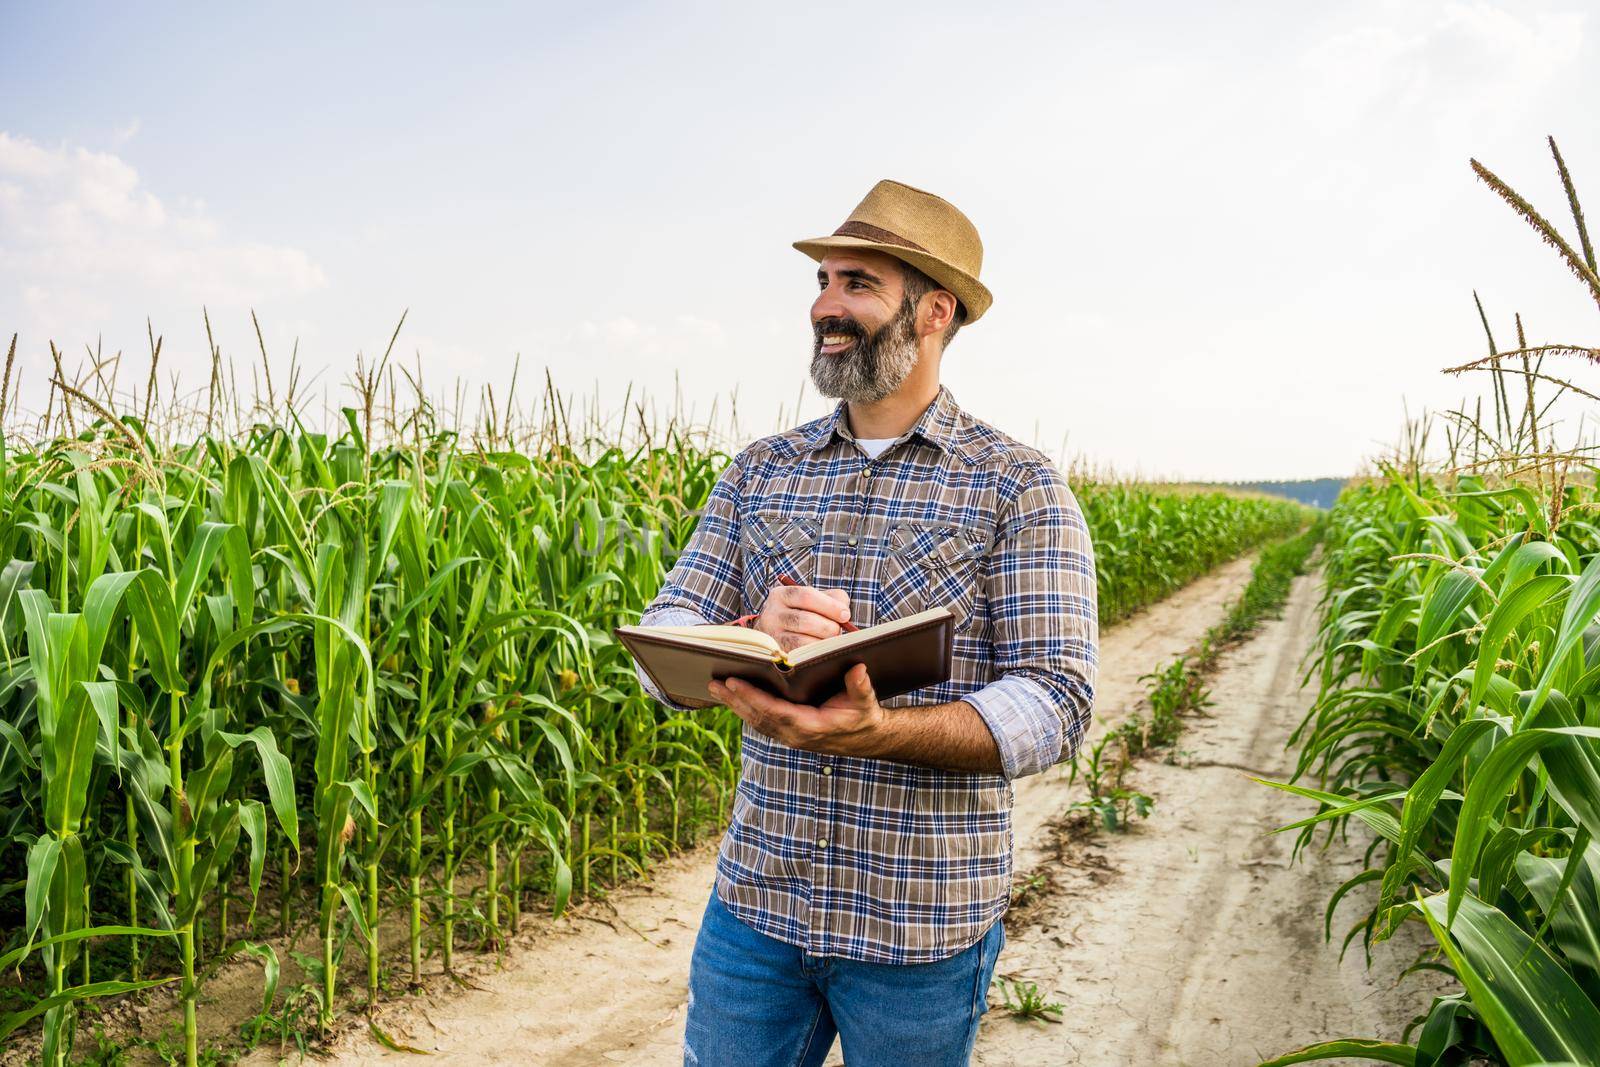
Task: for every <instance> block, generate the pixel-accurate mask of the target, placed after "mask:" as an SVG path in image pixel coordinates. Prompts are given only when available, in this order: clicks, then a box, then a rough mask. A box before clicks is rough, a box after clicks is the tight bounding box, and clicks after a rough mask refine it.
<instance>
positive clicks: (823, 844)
mask: <svg viewBox="0 0 1600 1067" xmlns="http://www.w3.org/2000/svg"><path fill="white" fill-rule="evenodd" d="M817 847H818V848H827V847H828V839H827V838H826V837H819V838H817Z"/></svg>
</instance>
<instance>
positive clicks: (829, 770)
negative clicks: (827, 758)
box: [822, 764, 833, 774]
mask: <svg viewBox="0 0 1600 1067" xmlns="http://www.w3.org/2000/svg"><path fill="white" fill-rule="evenodd" d="M822 773H823V774H832V773H833V765H832V764H825V765H824V766H823V768H822Z"/></svg>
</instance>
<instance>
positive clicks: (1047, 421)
mask: <svg viewBox="0 0 1600 1067" xmlns="http://www.w3.org/2000/svg"><path fill="white" fill-rule="evenodd" d="M1585 6H1586V5H1583V4H1580V3H1575V2H1574V3H1563V2H1550V3H1510V2H1509V0H1506V2H1503V3H1501V4H1498V5H1495V4H1483V3H1409V2H1408V3H1379V2H1365V3H1353V4H1340V5H1320V4H1316V5H1314V4H1285V3H1255V4H1231V5H1226V10H1207V9H1206V8H1208V7H1210V8H1218V9H1220V8H1222V7H1223V5H1187V4H1145V5H1114V4H1082V3H1078V4H1048V5H1040V6H1039V7H1037V8H1034V9H1026V8H1024V7H1023V6H1021V5H1011V4H1008V5H992V4H983V5H973V4H934V3H929V4H920V5H904V6H900V7H891V6H887V5H870V6H869V5H837V4H823V3H817V4H808V5H805V6H803V7H800V6H790V7H787V8H785V9H784V10H783V11H781V12H779V11H777V10H775V9H773V10H768V9H767V8H766V5H751V4H727V5H713V4H692V5H687V4H676V5H670V6H668V5H653V4H627V5H621V4H612V5H605V6H604V9H603V10H604V12H605V13H604V14H596V13H595V11H596V9H598V7H599V6H598V5H590V6H581V5H567V6H562V7H556V6H544V5H540V6H537V7H534V6H530V5H523V4H517V5H510V4H508V5H503V6H499V7H495V8H490V7H486V6H484V5H476V6H473V7H472V8H471V10H470V11H468V10H462V9H458V8H457V7H456V6H453V5H442V4H441V5H437V6H418V5H383V6H379V5H368V6H361V7H355V6H336V5H272V6H270V7H266V8H261V9H259V10H255V11H242V10H237V9H231V8H216V7H211V8H201V7H193V8H187V9H180V8H177V7H167V8H163V9H161V10H159V11H152V9H149V8H145V7H137V8H135V7H128V6H125V5H109V4H107V5H42V4H31V3H18V2H9V0H0V138H3V139H0V332H4V333H5V334H6V335H9V334H10V333H11V332H12V331H18V332H20V333H21V335H22V336H21V341H20V346H21V357H20V358H21V359H22V360H24V361H25V366H27V367H28V372H27V373H28V375H29V381H30V382H31V383H32V384H33V385H36V386H37V385H42V383H43V381H44V370H45V367H46V365H47V361H48V346H47V341H48V340H50V339H54V340H55V341H56V342H57V344H58V345H60V346H62V347H63V348H64V349H65V350H67V351H68V352H69V353H76V352H81V351H82V345H83V342H84V341H86V340H92V339H93V338H94V336H95V335H96V334H103V335H104V337H105V345H106V347H107V349H116V348H122V349H125V350H128V351H129V352H130V353H138V352H140V351H141V350H142V349H143V346H144V340H143V339H144V318H145V316H146V315H149V316H151V317H152V318H153V319H154V320H155V326H156V329H157V331H158V332H162V333H164V334H165V336H166V339H167V340H166V348H165V350H164V354H163V362H164V364H165V365H167V366H168V367H169V368H176V369H179V370H181V372H182V373H183V374H184V376H185V380H186V381H191V382H192V383H193V384H194V385H196V386H198V385H199V384H201V382H202V381H203V376H204V371H203V368H204V367H205V366H206V365H207V362H208V360H207V355H206V350H205V343H204V334H203V327H202V323H201V319H200V307H201V305H202V304H204V305H207V306H209V308H210V309H211V314H212V321H213V324H214V326H215V327H216V329H217V333H218V339H219V341H220V342H221V344H222V346H223V349H224V352H225V353H226V354H227V355H230V356H232V357H234V358H236V359H237V360H238V361H239V362H240V363H241V365H243V364H244V363H246V362H247V361H248V360H249V359H250V358H251V356H252V354H253V350H254V336H253V333H252V332H251V329H250V324H249V318H248V309H249V308H250V307H251V306H254V307H255V308H256V310H257V311H258V313H259V314H260V315H261V317H262V321H263V325H264V327H265V329H266V331H267V336H268V341H269V344H271V345H272V346H273V348H274V350H275V352H281V353H284V354H285V355H286V353H287V351H288V344H289V341H290V340H291V339H292V338H294V337H296V336H298V337H299V338H300V345H301V355H302V358H303V359H304V361H305V362H306V363H307V364H308V365H310V366H312V367H326V368H328V370H327V372H326V374H325V375H324V378H323V380H324V381H326V382H327V383H328V384H329V385H330V387H333V388H335V389H336V388H337V385H338V383H339V382H340V381H341V380H342V379H343V377H344V375H345V374H346V373H347V371H348V370H349V369H350V367H351V366H352V361H353V357H354V354H355V352H356V351H357V350H364V351H366V352H367V353H368V354H369V355H370V354H373V353H374V352H376V351H380V350H381V349H382V347H383V344H384V343H385V341H386V340H387V338H388V334H389V331H390V329H391V328H392V327H393V324H394V321H395V319H396V318H397V317H398V316H399V314H400V311H401V310H402V309H404V308H406V307H409V308H410V309H411V312H410V318H409V320H408V323H407V327H406V330H405V332H404V333H403V334H402V337H401V344H400V350H401V351H402V352H404V353H405V354H406V356H407V358H408V360H409V359H411V358H413V357H412V354H413V353H414V352H418V351H420V353H421V357H422V359H423V361H424V366H425V367H426V368H427V369H428V371H429V373H430V374H431V375H432V379H433V382H434V384H436V385H440V384H443V381H444V379H447V378H450V377H453V376H455V375H460V376H462V377H463V378H464V379H465V380H466V381H467V382H469V383H470V384H472V385H478V384H482V383H485V382H497V383H503V381H504V380H505V378H506V377H507V376H508V374H509V368H510V364H511V360H512V357H513V355H514V354H515V353H518V352H520V353H521V354H522V360H523V368H524V373H525V374H538V375H540V376H541V377H542V371H543V368H544V367H545V366H548V367H549V368H550V370H551V373H552V374H553V376H554V378H555V381H556V383H557V385H558V386H562V387H564V388H567V389H568V390H570V391H572V392H574V393H578V394H589V393H590V392H592V391H593V389H594V388H595V386H596V383H597V382H598V385H599V390H600V400H601V405H602V406H603V407H605V406H608V405H613V404H617V403H620V401H621V399H622V396H623V392H624V389H625V386H626V383H627V382H629V381H632V382H633V383H634V384H635V389H636V392H637V390H640V389H642V390H645V391H646V392H648V393H650V394H652V395H655V396H657V397H659V398H661V399H662V400H663V401H667V400H669V399H670V397H671V393H672V390H673V385H674V379H675V376H676V380H677V381H678V382H680V383H681V386H682V390H683V394H684V397H685V400H686V402H687V403H688V404H690V405H692V406H693V407H694V408H695V409H696V410H697V411H698V412H699V413H701V414H704V413H706V412H708V411H709V409H710V406H711V402H712V399H713V398H714V397H716V396H717V395H718V394H721V395H722V397H723V399H722V401H721V403H722V406H723V407H726V404H727V399H726V398H727V395H728V393H729V392H730V391H731V390H732V388H733V386H734V384H735V383H737V387H738V401H739V408H740V412H741V416H742V422H743V425H744V427H745V428H746V431H747V435H754V434H758V433H765V432H771V431H772V430H774V429H777V428H779V427H778V419H779V417H780V405H782V406H783V407H784V408H786V409H787V410H786V411H785V412H784V414H786V415H787V416H788V418H787V421H786V423H785V424H786V425H787V424H792V423H793V422H795V421H799V420H800V419H805V418H810V417H813V416H815V415H819V414H822V413H823V412H825V411H827V410H828V409H829V408H831V406H832V403H833V402H832V401H831V400H828V399H827V398H822V397H819V396H817V395H816V394H815V392H814V390H812V389H811V387H810V383H809V380H808V376H807V366H808V363H809V359H810V331H809V328H808V326H807V322H806V315H807V309H808V307H809V304H810V301H811V299H812V292H813V289H814V281H813V278H812V275H813V273H814V269H815V268H814V265H813V264H812V263H811V261H810V260H809V259H807V258H806V257H804V256H803V255H802V254H801V253H799V252H797V251H795V250H794V249H792V248H790V247H789V242H790V241H793V240H795V239H797V238H800V237H808V236H814V235H816V234H820V233H826V232H829V231H831V230H832V229H833V228H834V226H836V225H837V224H838V223H839V222H841V221H842V220H843V219H844V217H845V216H846V215H847V214H848V212H849V210H850V209H851V207H853V206H854V204H855V203H856V202H857V201H858V200H859V199H860V198H861V196H862V195H863V194H864V193H865V192H866V191H867V189H868V188H870V186H871V185H872V183H873V182H874V181H876V180H877V179H878V178H881V177H893V178H897V179H899V180H901V181H905V182H909V183H911V184H913V185H917V186H921V187H923V188H927V189H931V190H933V191H934V192H937V193H939V194H940V195H943V196H945V197H946V198H948V199H950V200H951V201H953V202H954V203H955V204H956V205H958V206H959V207H960V208H962V210H964V211H965V212H966V213H967V214H968V215H969V216H970V217H971V218H972V219H973V221H974V222H975V223H976V225H977V226H978V229H979V231H980V233H981V235H982V237H983V240H984V245H985V264H984V271H983V277H984V280H985V281H986V282H987V284H988V285H989V286H990V288H991V289H992V290H993V291H994V293H995V304H994V307H993V309H992V310H991V311H990V312H989V313H988V315H987V316H985V318H984V319H983V320H982V321H981V322H979V323H977V324H975V325H973V326H972V327H971V328H970V329H969V330H965V331H963V332H962V334H961V335H960V336H959V337H958V338H957V340H956V341H955V342H954V343H953V344H952V345H951V347H950V349H949V351H948V352H947V353H946V358H945V363H944V371H943V378H944V380H945V381H946V382H947V383H948V384H949V385H950V386H951V388H952V390H953V391H954V392H955V394H956V397H957V399H958V400H960V401H961V402H962V403H963V404H964V405H965V406H967V407H968V408H969V409H970V410H971V411H973V412H974V413H975V414H976V415H978V416H979V417H981V418H984V419H986V420H988V421H990V422H992V423H994V424H995V425H997V426H999V427H1001V428H1002V429H1004V430H1006V431H1008V432H1010V433H1012V434H1013V435H1015V436H1017V437H1019V438H1021V439H1023V440H1025V441H1032V442H1035V443H1038V444H1039V445H1040V446H1041V447H1045V448H1046V449H1047V450H1049V451H1051V452H1052V453H1055V454H1057V455H1060V454H1061V447H1062V443H1063V440H1065V442H1066V451H1068V452H1074V453H1078V452H1081V453H1083V454H1086V455H1088V456H1089V457H1092V458H1094V459H1096V460H1099V461H1103V462H1108V463H1112V464H1115V465H1116V466H1117V467H1119V468H1121V469H1123V470H1127V471H1137V472H1142V473H1145V474H1150V475H1181V476H1188V477H1197V478H1245V477H1295V476H1313V475H1320V474H1332V473H1340V472H1343V471H1346V470H1348V469H1350V468H1351V467H1352V466H1353V465H1355V464H1356V463H1358V462H1359V461H1360V460H1361V458H1362V457H1363V456H1365V455H1367V454H1369V453H1371V452H1372V451H1373V450H1374V449H1375V448H1376V447H1377V446H1378V444H1379V443H1380V442H1384V441H1387V440H1389V439H1390V438H1392V437H1393V435H1394V433H1395V431H1396V430H1397V428H1398V425H1399V422H1400V418H1401V413H1402V408H1401V404H1402V397H1404V398H1405V399H1406V400H1407V402H1409V403H1410V405H1411V407H1412V410H1413V411H1415V410H1417V409H1418V408H1420V407H1423V406H1434V407H1438V406H1443V405H1448V404H1450V403H1452V402H1453V401H1454V400H1455V399H1456V398H1457V397H1458V396H1460V395H1461V394H1462V392H1463V391H1464V390H1465V389H1466V388H1467V385H1466V384H1464V383H1463V382H1461V381H1460V380H1453V379H1448V378H1445V377H1443V376H1441V375H1440V374H1439V373H1438V368H1440V367H1441V366H1444V365H1446V364H1450V363H1456V362H1460V361H1463V360H1465V359H1468V358H1471V357H1473V356H1476V355H1478V354H1479V353H1480V352H1481V350H1482V341H1481V333H1480V330H1479V327H1478V325H1477V322H1476V319H1475V314H1474V312H1473V309H1472V305H1471V290H1472V288H1473V287H1477V288H1478V289H1479V290H1480V291H1481V292H1482V293H1483V296H1484V299H1485V301H1486V303H1487V304H1488V306H1489V308H1490V311H1491V314H1492V315H1494V316H1496V319H1497V322H1498V323H1500V324H1501V329H1502V333H1503V334H1505V335H1507V336H1509V334H1510V326H1509V323H1510V315H1511V313H1512V311H1514V310H1521V311H1522V312H1523V313H1524V318H1525V320H1526V321H1527V322H1528V324H1529V329H1530V334H1531V336H1532V338H1533V339H1535V340H1585V341H1587V342H1589V343H1594V342H1595V340H1596V337H1595V335H1596V329H1595V327H1596V325H1597V321H1600V320H1597V317H1596V311H1595V308H1594V305H1593V304H1592V303H1591V302H1588V301H1587V300H1586V299H1585V297H1584V294H1583V293H1582V291H1581V290H1580V289H1579V287H1578V286H1577V284H1576V283H1575V282H1574V281H1573V280H1572V279H1571V278H1570V276H1569V275H1566V274H1565V273H1564V272H1563V270H1562V268H1561V267H1560V265H1559V264H1558V263H1557V262H1556V261H1555V259H1554V257H1553V255H1551V254H1550V253H1549V251H1548V250H1547V249H1545V248H1544V247H1543V246H1541V245H1540V244H1539V243H1538V242H1537V240H1536V239H1535V238H1534V237H1533V235H1532V234H1531V232H1529V231H1526V230H1525V228H1523V227H1522V226H1521V225H1520V223H1518V222H1517V220H1516V219H1515V218H1514V217H1513V216H1512V215H1511V213H1510V212H1509V211H1508V210H1507V209H1506V208H1505V207H1504V206H1503V205H1501V204H1500V203H1499V202H1498V201H1497V200H1496V199H1495V198H1494V197H1493V196H1492V195H1491V194H1490V193H1489V192H1488V190H1487V189H1486V188H1485V187H1484V186H1483V185H1482V184H1481V183H1478V182H1476V180H1475V179H1474V178H1473V176H1472V174H1471V172H1470V170H1469V169H1468V165H1467V159H1468V157H1469V156H1476V157H1478V158H1479V159H1481V160H1483V161H1484V162H1485V163H1486V164H1488V165H1489V166H1490V167H1491V168H1493V169H1495V170H1497V171H1498V172H1499V173H1500V174H1501V175H1502V176H1503V177H1505V178H1507V179H1508V180H1509V181H1511V182H1512V183H1513V184H1515V185H1517V186H1518V187H1519V188H1521V189H1522V190H1523V191H1524V192H1525V193H1526V194H1527V195H1529V197H1530V198H1532V199H1533V200H1534V201H1535V203H1536V204H1539V205H1541V206H1542V207H1544V209H1545V210H1546V211H1547V213H1548V214H1550V215H1551V216H1553V217H1555V218H1557V219H1558V220H1559V221H1560V222H1561V223H1562V224H1563V225H1567V226H1569V228H1570V224H1569V223H1568V222H1567V219H1566V215H1565V211H1564V205H1563V203H1562V200H1561V197H1560V190H1559V186H1558V185H1557V184H1556V182H1555V179H1554V177H1553V173H1552V170H1551V167H1550V164H1549V158H1548V155H1547V152H1546V149H1545V146H1544V143H1543V138H1544V136H1545V135H1546V134H1547V133H1553V134H1555V136H1556V138H1557V140H1558V141H1560V142H1561V145H1562V149H1563V151H1564V153H1565V154H1566V156H1567V160H1568V163H1569V165H1570V166H1571V167H1572V169H1573V171H1574V173H1575V175H1576V177H1577V180H1578V184H1579V189H1580V192H1584V191H1587V192H1588V194H1589V197H1590V200H1591V202H1592V203H1591V207H1590V216H1591V218H1595V219H1600V141H1597V139H1596V136H1595V129H1596V126H1595V122H1594V115H1593V108H1594V102H1595V92H1594V89H1595V84H1596V82H1595V77H1594V71H1595V70H1596V69H1600V45H1597V43H1596V39H1597V37H1600V26H1597V25H1596V21H1597V20H1596V18H1595V17H1593V16H1592V15H1586V14H1585V13H1584V7H1585ZM1596 228H1597V229H1600V226H1597V227H1596ZM130 358H131V357H130ZM1573 372H1574V373H1575V374H1578V375H1579V376H1580V377H1581V376H1582V371H1581V370H1580V369H1578V368H1573ZM129 377H133V375H132V374H130V375H129ZM802 392H803V394H804V401H803V403H802V405H801V408H800V411H799V413H798V415H796V413H795V412H794V411H793V403H794V401H795V398H796V397H797V396H799V395H800V394H801V393H802Z"/></svg>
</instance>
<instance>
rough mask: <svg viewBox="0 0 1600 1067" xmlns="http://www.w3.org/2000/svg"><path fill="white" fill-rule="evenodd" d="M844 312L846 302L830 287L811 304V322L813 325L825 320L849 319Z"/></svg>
mask: <svg viewBox="0 0 1600 1067" xmlns="http://www.w3.org/2000/svg"><path fill="white" fill-rule="evenodd" d="M848 317H849V316H847V315H846V314H845V311H844V302H843V301H841V300H840V299H839V297H838V294H837V293H835V292H834V291H833V288H832V287H831V286H830V287H828V288H827V289H824V290H822V292H820V293H818V294H817V298H816V300H814V301H812V303H811V322H812V324H813V325H815V324H816V323H819V322H821V321H822V320H823V319H843V318H848Z"/></svg>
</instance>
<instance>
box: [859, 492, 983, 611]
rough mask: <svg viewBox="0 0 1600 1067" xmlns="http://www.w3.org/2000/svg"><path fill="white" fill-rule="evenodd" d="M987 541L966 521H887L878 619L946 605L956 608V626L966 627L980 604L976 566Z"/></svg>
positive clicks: (879, 583)
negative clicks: (965, 523)
mask: <svg viewBox="0 0 1600 1067" xmlns="http://www.w3.org/2000/svg"><path fill="white" fill-rule="evenodd" d="M986 545H987V539H986V537H985V535H984V533H983V532H982V531H981V530H978V529H975V528H973V527H970V526H963V525H960V524H954V523H941V522H927V521H922V520H916V519H900V520H896V521H894V522H891V523H890V524H889V530H888V534H887V541H886V544H885V555H884V558H883V562H882V564H881V565H880V569H879V572H878V597H877V609H878V612H877V621H878V622H888V621H890V620H891V619H901V618H904V617H906V616H907V615H915V614H916V613H917V612H919V611H926V610H927V609H929V608H936V607H947V608H949V609H950V610H951V611H953V612H955V616H956V629H957V630H958V631H960V630H965V629H967V628H968V627H969V626H970V625H971V624H972V620H973V618H974V617H975V616H976V614H977V609H978V607H979V605H978V567H979V565H980V563H981V561H982V558H983V554H984V550H985V547H986Z"/></svg>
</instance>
